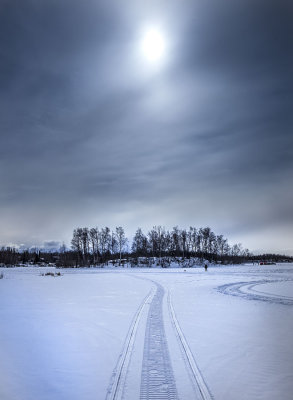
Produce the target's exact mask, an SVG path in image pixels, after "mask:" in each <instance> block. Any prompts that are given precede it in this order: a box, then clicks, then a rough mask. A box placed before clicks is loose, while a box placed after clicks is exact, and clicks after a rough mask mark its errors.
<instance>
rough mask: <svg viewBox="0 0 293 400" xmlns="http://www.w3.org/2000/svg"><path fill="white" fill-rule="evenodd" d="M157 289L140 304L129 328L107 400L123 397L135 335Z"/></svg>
mask: <svg viewBox="0 0 293 400" xmlns="http://www.w3.org/2000/svg"><path fill="white" fill-rule="evenodd" d="M154 293H155V290H154V289H152V290H151V291H150V293H149V294H148V295H147V296H146V297H145V299H144V300H143V302H142V303H141V305H140V306H139V308H138V310H137V312H136V314H135V316H134V318H133V321H132V323H131V326H130V328H129V331H128V334H127V337H126V339H125V342H124V346H123V349H122V352H121V354H120V357H119V359H118V362H117V366H116V368H115V370H114V372H113V374H112V377H111V383H110V385H109V389H108V393H107V396H106V400H120V399H122V398H123V391H124V386H125V382H126V376H127V371H128V366H129V363H130V359H131V354H132V351H133V347H134V342H135V337H136V332H137V328H138V325H139V322H140V319H141V316H142V313H143V310H144V308H145V305H146V304H147V303H148V302H149V301H150V300H151V298H152V297H153V296H154Z"/></svg>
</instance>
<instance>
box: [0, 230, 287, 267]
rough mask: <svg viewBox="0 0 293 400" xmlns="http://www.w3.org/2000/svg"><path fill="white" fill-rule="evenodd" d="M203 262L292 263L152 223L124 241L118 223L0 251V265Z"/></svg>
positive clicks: (209, 233)
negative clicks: (47, 245)
mask: <svg viewBox="0 0 293 400" xmlns="http://www.w3.org/2000/svg"><path fill="white" fill-rule="evenodd" d="M204 260H208V261H210V262H215V263H224V264H225V263H242V262H245V261H253V262H257V261H258V260H267V261H274V262H277V261H285V260H286V261H292V260H293V258H292V257H288V256H282V255H276V254H265V255H257V256H256V255H252V254H251V253H250V251H249V250H248V249H244V248H243V247H242V245H241V243H236V244H233V245H231V244H229V242H228V239H226V238H225V237H224V236H223V235H216V234H215V233H214V232H213V231H212V230H211V228H210V227H204V228H202V227H201V228H196V227H189V229H181V228H179V227H178V226H175V227H174V228H173V229H172V230H167V229H165V228H164V227H162V226H160V225H158V226H154V227H153V228H152V229H151V230H149V231H148V232H146V233H144V232H143V230H142V229H141V228H138V229H137V230H136V232H135V234H134V237H133V238H132V240H131V241H130V240H129V239H128V238H127V237H126V234H125V231H124V228H123V227H121V226H118V227H116V228H115V229H114V230H110V228H109V227H107V226H106V227H102V228H97V227H95V228H88V227H84V228H76V229H74V231H73V235H72V240H71V247H70V248H67V247H66V246H65V245H64V244H63V245H62V246H61V247H60V248H59V250H58V251H54V252H48V251H45V250H43V251H41V250H38V249H31V250H25V251H18V250H16V249H15V248H10V247H7V248H4V247H3V248H2V249H0V264H2V265H17V264H28V263H30V264H39V265H48V264H52V265H56V266H59V267H83V266H90V265H104V264H106V263H109V262H110V261H111V262H112V263H113V264H114V265H122V264H124V263H125V262H127V263H129V264H130V265H131V266H139V265H148V266H151V265H153V264H156V265H159V266H162V267H168V266H169V265H170V264H171V263H172V262H175V263H177V264H181V265H186V266H192V265H195V264H196V263H198V262H203V261H204Z"/></svg>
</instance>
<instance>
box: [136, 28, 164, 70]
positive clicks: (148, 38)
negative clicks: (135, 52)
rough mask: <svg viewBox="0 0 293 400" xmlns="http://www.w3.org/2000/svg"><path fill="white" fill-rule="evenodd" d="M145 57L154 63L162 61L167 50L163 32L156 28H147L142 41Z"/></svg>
mask: <svg viewBox="0 0 293 400" xmlns="http://www.w3.org/2000/svg"><path fill="white" fill-rule="evenodd" d="M141 48H142V51H143V54H144V57H145V58H146V59H147V60H148V61H149V62H152V63H158V62H160V61H161V60H162V59H163V58H164V56H165V51H166V41H165V38H164V35H163V33H162V32H161V31H160V30H159V29H156V28H149V29H146V30H145V32H144V34H143V38H142V43H141Z"/></svg>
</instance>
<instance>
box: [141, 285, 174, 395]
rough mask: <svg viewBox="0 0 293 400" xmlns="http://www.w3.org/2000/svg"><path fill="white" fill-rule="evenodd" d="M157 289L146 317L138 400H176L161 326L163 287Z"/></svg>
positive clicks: (169, 361)
mask: <svg viewBox="0 0 293 400" xmlns="http://www.w3.org/2000/svg"><path fill="white" fill-rule="evenodd" d="M152 282H153V283H155V285H156V286H157V291H156V294H155V296H154V298H153V300H152V303H151V305H150V310H149V314H148V318H147V325H146V332H145V342H144V354H143V365H142V373H141V388H140V400H154V399H158V400H165V399H167V400H177V399H178V394H177V389H176V384H175V379H174V374H173V369H172V366H171V360H170V356H169V350H168V345H167V339H166V334H165V328H164V323H163V308H162V303H163V297H164V289H163V287H162V286H161V285H160V284H158V283H156V282H154V281H152Z"/></svg>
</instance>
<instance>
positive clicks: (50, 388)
mask: <svg viewBox="0 0 293 400" xmlns="http://www.w3.org/2000/svg"><path fill="white" fill-rule="evenodd" d="M47 270H50V271H54V269H52V268H51V269H50V268H37V267H31V268H11V269H6V268H3V269H0V273H1V272H3V274H4V278H3V279H0V399H1V400H35V399H38V400H53V399H54V400H65V399H66V400H68V399H70V400H94V399H95V400H99V399H107V400H110V399H122V398H124V399H126V400H138V399H141V400H144V399H153V398H157V399H161V400H162V399H165V398H168V399H181V400H185V399H186V400H189V399H211V398H214V399H218V400H222V399H223V400H224V399H225V400H230V399H231V400H235V399H237V400H244V399H247V400H248V399H249V400H254V399H255V400H257V399H265V400H276V399H282V400H289V399H292V393H293V339H292V332H293V264H283V265H281V264H279V265H273V266H258V265H255V266H252V265H250V266H248V265H247V266H227V267H219V266H215V267H212V266H210V267H209V269H208V271H204V270H203V269H202V268H200V267H199V268H192V269H186V270H184V269H175V268H172V269H130V268H129V269H126V268H125V269H94V268H93V269H68V270H59V271H61V273H62V276H57V277H52V276H42V275H41V273H44V272H46V271H47Z"/></svg>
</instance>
